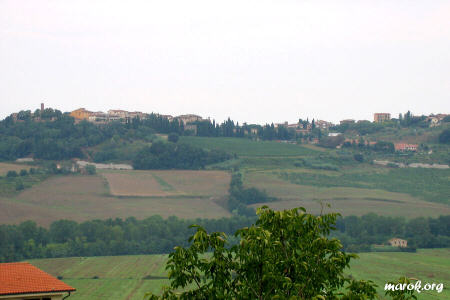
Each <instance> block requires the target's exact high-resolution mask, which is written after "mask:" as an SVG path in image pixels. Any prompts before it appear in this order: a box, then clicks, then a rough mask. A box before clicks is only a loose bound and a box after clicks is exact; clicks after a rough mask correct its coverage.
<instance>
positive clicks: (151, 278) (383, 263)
mask: <svg viewBox="0 0 450 300" xmlns="http://www.w3.org/2000/svg"><path fill="white" fill-rule="evenodd" d="M449 255H450V251H449V249H433V250H419V251H418V252H417V253H362V254H360V259H357V260H354V261H353V263H352V264H351V271H350V274H352V276H354V277H355V278H364V279H370V280H373V281H374V282H375V283H376V284H377V285H378V286H379V292H380V293H381V292H382V287H384V283H385V282H387V281H390V280H396V279H398V278H399V277H401V276H404V275H406V276H410V277H415V278H419V279H421V280H422V282H423V284H424V283H425V282H435V283H444V287H448V285H449V284H450V272H449V270H450V265H449V260H448V259H447V258H448V256H449ZM166 261H167V255H131V256H130V255H126V256H109V257H73V258H55V259H37V260H30V262H31V263H32V264H34V265H35V266H37V267H39V268H41V269H43V270H44V271H46V272H48V273H50V274H52V275H54V276H61V277H60V278H62V280H63V281H64V282H66V283H68V284H69V285H72V286H74V287H75V288H76V289H77V292H75V293H74V294H73V295H72V296H71V299H74V300H77V299H83V300H100V299H110V300H116V299H117V300H119V299H120V300H122V299H128V300H134V299H136V300H142V297H143V295H144V293H145V292H147V291H152V292H158V291H159V290H160V288H161V286H162V285H166V284H168V282H169V281H168V279H167V272H166V271H165V270H164V267H165V263H166ZM419 299H425V300H431V299H450V292H449V290H448V288H446V289H445V290H444V291H443V292H442V293H441V294H439V295H438V294H437V293H436V292H433V293H431V292H429V293H427V294H425V293H422V294H421V295H420V296H419Z"/></svg>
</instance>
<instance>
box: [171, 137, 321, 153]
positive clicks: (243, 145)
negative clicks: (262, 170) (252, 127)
mask: <svg viewBox="0 0 450 300" xmlns="http://www.w3.org/2000/svg"><path fill="white" fill-rule="evenodd" d="M180 141H181V142H184V143H188V144H191V145H195V146H198V147H201V148H206V149H221V150H224V151H226V152H229V153H233V154H237V155H239V156H243V157H246V156H302V155H311V154H314V152H316V151H315V150H312V149H310V148H306V147H303V146H301V145H296V144H287V143H279V142H269V141H253V140H249V139H244V138H224V137H220V138H207V137H197V136H182V137H180Z"/></svg>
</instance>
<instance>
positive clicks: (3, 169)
mask: <svg viewBox="0 0 450 300" xmlns="http://www.w3.org/2000/svg"><path fill="white" fill-rule="evenodd" d="M22 169H25V170H27V171H28V170H29V169H30V166H28V165H21V164H10V163H1V162H0V176H5V175H6V173H8V171H16V172H17V173H19V171H20V170H22Z"/></svg>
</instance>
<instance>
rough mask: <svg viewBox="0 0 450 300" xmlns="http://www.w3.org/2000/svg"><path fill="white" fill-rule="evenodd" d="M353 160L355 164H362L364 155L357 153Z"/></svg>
mask: <svg viewBox="0 0 450 300" xmlns="http://www.w3.org/2000/svg"><path fill="white" fill-rule="evenodd" d="M353 158H354V159H355V160H356V161H357V162H363V161H364V155H362V154H360V153H358V154H355V155H353Z"/></svg>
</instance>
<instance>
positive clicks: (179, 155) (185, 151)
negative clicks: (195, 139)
mask: <svg viewBox="0 0 450 300" xmlns="http://www.w3.org/2000/svg"><path fill="white" fill-rule="evenodd" d="M230 158H231V156H230V155H229V154H228V153H226V152H225V151H223V150H216V149H212V150H204V149H202V148H199V147H195V146H191V145H189V144H185V143H173V142H164V141H156V142H154V143H152V145H151V146H147V147H145V148H144V149H142V150H141V151H139V152H138V153H137V155H136V157H135V158H134V159H133V168H134V169H137V170H149V169H194V170H195V169H203V168H204V167H205V166H206V165H209V164H214V163H219V162H222V161H225V160H228V159H230Z"/></svg>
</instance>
